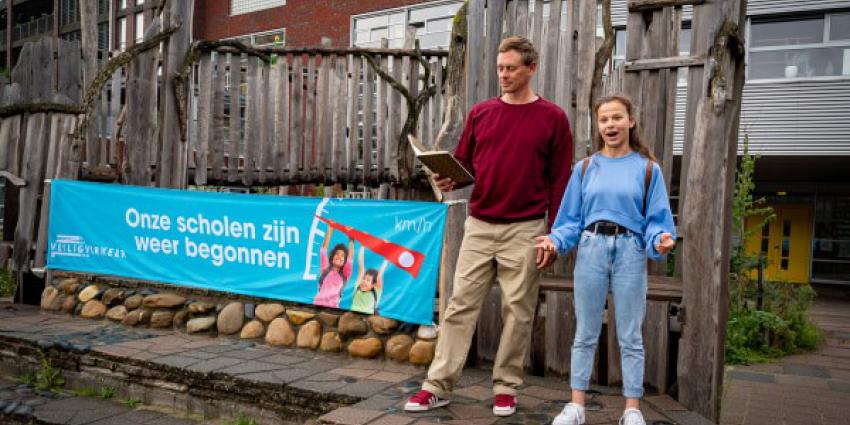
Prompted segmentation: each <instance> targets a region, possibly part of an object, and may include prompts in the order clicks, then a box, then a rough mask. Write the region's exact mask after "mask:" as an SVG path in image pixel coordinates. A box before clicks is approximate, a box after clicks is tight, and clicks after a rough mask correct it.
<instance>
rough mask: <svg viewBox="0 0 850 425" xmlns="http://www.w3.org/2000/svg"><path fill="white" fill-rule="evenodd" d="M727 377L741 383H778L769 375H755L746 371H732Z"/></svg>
mask: <svg viewBox="0 0 850 425" xmlns="http://www.w3.org/2000/svg"><path fill="white" fill-rule="evenodd" d="M726 377H727V378H729V379H735V380H739V381H753V382H776V380H775V378H774V376H773V375H768V374H765V373H754V372H747V371H744V370H732V371H729V372H728V373H727V374H726Z"/></svg>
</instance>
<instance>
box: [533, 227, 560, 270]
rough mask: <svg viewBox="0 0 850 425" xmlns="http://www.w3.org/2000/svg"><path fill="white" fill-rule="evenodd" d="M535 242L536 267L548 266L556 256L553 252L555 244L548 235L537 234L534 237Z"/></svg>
mask: <svg viewBox="0 0 850 425" xmlns="http://www.w3.org/2000/svg"><path fill="white" fill-rule="evenodd" d="M534 241H535V242H536V243H537V244H536V245H534V247H535V248H537V268H538V269H543V268H546V267H549V265H550V264H552V263H554V262H555V259H557V258H558V253H557V252H555V244H553V243H552V240H551V239H549V236H545V235H544V236H537V237H535V238H534Z"/></svg>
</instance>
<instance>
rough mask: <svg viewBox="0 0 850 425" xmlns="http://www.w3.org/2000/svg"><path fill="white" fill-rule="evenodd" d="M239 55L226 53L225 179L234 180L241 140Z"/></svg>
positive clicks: (240, 66)
mask: <svg viewBox="0 0 850 425" xmlns="http://www.w3.org/2000/svg"><path fill="white" fill-rule="evenodd" d="M240 62H241V57H240V56H239V55H232V54H230V53H228V54H227V67H228V71H227V72H228V73H229V74H230V86H229V87H228V88H227V93H228V98H229V101H230V103H229V109H228V110H229V114H228V127H229V130H230V132H229V137H228V145H227V181H228V182H230V183H233V182H235V181H236V178H237V172H238V171H239V144H240V142H241V140H242V137H241V132H242V113H241V107H240V105H239V99H240V98H241V89H240V88H241V87H242V81H243V78H242V65H241V64H240Z"/></svg>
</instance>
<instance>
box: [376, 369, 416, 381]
mask: <svg viewBox="0 0 850 425" xmlns="http://www.w3.org/2000/svg"><path fill="white" fill-rule="evenodd" d="M411 377H412V375H410V374H408V373H396V372H386V371H380V372H378V373H375V374H374V375H371V376H369V379H373V380H375V381H386V382H392V383H397V382H402V381H406V380H408V379H410V378H411Z"/></svg>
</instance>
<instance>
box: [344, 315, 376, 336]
mask: <svg viewBox="0 0 850 425" xmlns="http://www.w3.org/2000/svg"><path fill="white" fill-rule="evenodd" d="M338 331H339V336H340V337H342V339H344V340H346V339H349V338H350V337H352V336H357V335H365V334H366V333H367V332H369V326H368V325H367V324H366V321H365V320H363V319H362V318H360V316H359V315H357V314H354V313H351V312H347V313H345V314H343V315H342V317H340V318H339V326H338Z"/></svg>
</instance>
